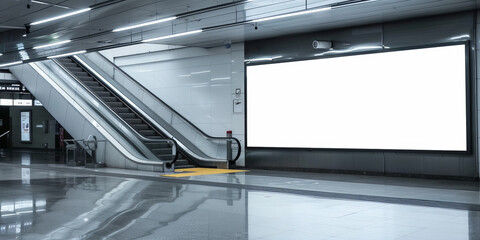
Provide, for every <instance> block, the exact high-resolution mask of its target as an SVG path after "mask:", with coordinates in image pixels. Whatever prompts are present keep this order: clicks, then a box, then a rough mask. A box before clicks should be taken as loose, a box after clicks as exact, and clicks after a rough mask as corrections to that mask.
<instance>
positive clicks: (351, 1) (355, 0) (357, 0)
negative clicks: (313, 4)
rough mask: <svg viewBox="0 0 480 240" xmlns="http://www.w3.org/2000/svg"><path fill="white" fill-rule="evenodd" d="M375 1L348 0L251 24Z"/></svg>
mask: <svg viewBox="0 0 480 240" xmlns="http://www.w3.org/2000/svg"><path fill="white" fill-rule="evenodd" d="M375 1H377V0H348V1H344V2H339V3H336V4H332V5H330V6H328V7H321V8H314V9H311V10H302V11H297V12H293V13H287V14H281V15H276V16H272V17H266V18H260V19H255V20H251V21H250V22H265V21H270V20H276V19H280V18H287V17H294V16H299V15H304V14H311V13H317V12H323V11H328V10H332V9H336V8H341V7H347V6H352V5H357V4H364V3H369V2H375Z"/></svg>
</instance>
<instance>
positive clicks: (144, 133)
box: [132, 113, 156, 136]
mask: <svg viewBox="0 0 480 240" xmlns="http://www.w3.org/2000/svg"><path fill="white" fill-rule="evenodd" d="M132 114H133V113H132ZM138 133H140V134H141V135H142V136H155V135H156V132H155V131H153V130H150V129H149V130H139V131H138Z"/></svg>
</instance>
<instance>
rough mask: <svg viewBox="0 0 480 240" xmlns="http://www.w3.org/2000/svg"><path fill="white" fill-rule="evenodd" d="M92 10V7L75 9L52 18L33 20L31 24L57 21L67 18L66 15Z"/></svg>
mask: <svg viewBox="0 0 480 240" xmlns="http://www.w3.org/2000/svg"><path fill="white" fill-rule="evenodd" d="M90 10H92V9H91V8H84V9H80V10H78V11H75V12H71V13H67V14H63V15H60V16H56V17H52V18H47V19H44V20H41V21H36V22H32V23H30V25H32V26H33V25H38V24H42V23H46V22H51V21H55V20H58V19H61V18H66V17H70V16H73V15H77V14H80V13H84V12H88V11H90Z"/></svg>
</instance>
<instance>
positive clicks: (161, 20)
mask: <svg viewBox="0 0 480 240" xmlns="http://www.w3.org/2000/svg"><path fill="white" fill-rule="evenodd" d="M175 19H177V17H169V18H163V19H159V20H155V21H151V22H146V23H141V24H137V25H132V26H128V27H122V28H116V29H113V31H112V32H121V31H125V30H130V29H134V28H140V27H145V26H150V25H153V24H157V23H162V22H168V21H173V20H175Z"/></svg>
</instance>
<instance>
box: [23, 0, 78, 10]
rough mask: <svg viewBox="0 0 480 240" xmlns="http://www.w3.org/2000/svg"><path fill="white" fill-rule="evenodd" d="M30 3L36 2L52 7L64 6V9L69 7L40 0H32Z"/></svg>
mask: <svg viewBox="0 0 480 240" xmlns="http://www.w3.org/2000/svg"><path fill="white" fill-rule="evenodd" d="M32 3H38V4H42V5H47V6H52V7H59V8H64V9H70V8H69V7H66V6H62V5H57V4H52V3H47V2H42V1H36V0H32Z"/></svg>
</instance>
